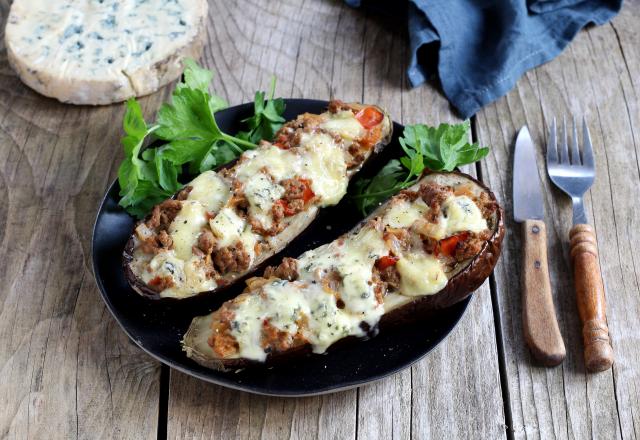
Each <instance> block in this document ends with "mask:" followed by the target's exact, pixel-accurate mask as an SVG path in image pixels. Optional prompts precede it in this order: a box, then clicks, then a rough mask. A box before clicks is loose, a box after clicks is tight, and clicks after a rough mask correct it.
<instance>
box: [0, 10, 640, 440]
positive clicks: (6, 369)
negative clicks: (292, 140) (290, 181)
mask: <svg viewBox="0 0 640 440" xmlns="http://www.w3.org/2000/svg"><path fill="white" fill-rule="evenodd" d="M8 8H9V1H7V0H0V28H1V29H4V21H5V20H6V18H7V13H8ZM209 20H210V25H209V29H208V39H209V41H208V45H207V46H206V48H205V53H204V63H205V64H206V65H207V66H208V67H210V68H212V69H214V70H215V71H216V73H217V77H216V91H217V92H218V93H219V94H221V95H222V96H224V97H225V98H227V99H228V101H229V102H230V103H231V104H238V103H241V102H247V101H251V100H252V99H253V93H254V91H255V90H256V89H258V88H261V89H265V88H267V87H268V82H269V79H270V76H271V75H272V74H275V75H277V77H278V94H279V95H281V96H285V97H307V98H320V99H327V98H328V97H339V98H341V99H344V100H355V101H365V102H371V103H378V104H381V105H382V106H384V107H386V108H387V109H388V110H389V111H390V112H391V114H392V115H393V117H394V118H395V119H396V120H398V121H402V122H404V123H414V122H427V123H431V124H436V123H438V122H441V121H457V120H458V118H457V117H456V115H455V113H454V112H453V111H452V110H451V108H450V107H449V104H448V103H447V101H446V99H444V98H443V96H442V95H441V94H440V93H439V92H438V91H437V90H436V89H435V88H434V87H433V86H425V87H419V88H417V89H410V88H409V86H408V85H407V80H406V77H405V68H406V63H407V58H408V57H407V42H406V39H405V37H404V36H403V35H401V34H398V33H397V32H395V31H394V30H392V29H388V28H387V27H385V25H384V24H382V23H381V22H380V21H379V20H378V19H376V18H375V17H368V16H366V15H365V14H364V13H363V12H361V11H354V10H351V9H349V8H347V7H345V6H344V5H343V4H342V3H341V2H340V1H338V0H325V1H306V2H297V1H294V0H286V1H278V2H268V1H267V0H240V1H237V2H230V1H224V0H211V1H210V13H209ZM171 88H172V87H167V88H165V89H163V90H161V91H160V92H158V93H156V94H154V95H152V96H149V97H147V98H144V99H142V100H141V101H142V105H143V109H144V111H145V114H146V115H147V117H149V118H150V117H152V116H153V114H154V112H155V111H156V110H157V108H158V106H159V104H160V103H161V102H163V101H165V100H166V99H167V98H168V96H169V95H170V92H171ZM123 111H124V107H123V106H122V105H115V106H110V107H99V108H88V107H74V106H68V105H62V104H59V103H57V102H56V101H53V100H50V99H45V98H43V97H41V96H39V95H37V94H36V93H34V92H32V91H31V90H29V89H28V88H26V87H25V86H23V85H22V83H21V82H20V81H19V79H18V78H17V77H16V76H15V75H14V73H13V72H12V70H11V69H10V68H9V66H8V64H7V60H6V52H5V51H4V49H2V51H0V166H1V167H0V177H1V179H0V207H1V208H0V225H1V228H0V237H1V240H0V242H1V247H0V255H3V263H2V264H1V265H0V438H20V439H22V438H34V439H44V438H47V439H48V438H61V439H68V438H83V439H95V438H108V439H116V438H123V439H138V438H141V439H142V438H156V437H157V438H167V437H168V438H172V439H174V438H215V439H219V438H239V439H245V438H259V437H261V438H273V439H284V438H308V439H316V438H323V439H324V438H326V439H343V438H347V439H352V438H356V437H357V438H362V439H369V438H372V439H375V438H380V439H391V438H394V439H395V438H398V439H404V438H410V437H411V438H473V439H480V438H482V439H485V438H489V439H497V438H504V437H505V436H506V437H507V438H527V439H529V438H567V439H573V438H577V439H582V438H588V437H596V438H602V439H617V438H622V439H631V438H638V437H640V330H639V323H640V320H639V316H640V292H639V285H640V251H639V250H638V248H639V246H638V245H639V244H640V232H639V231H640V229H639V225H640V196H639V195H638V194H639V193H638V191H639V188H640V1H639V0H628V1H626V2H625V6H624V8H623V10H622V12H621V14H620V15H619V16H618V17H617V18H616V19H615V20H613V22H612V23H610V24H607V25H604V26H601V27H594V28H590V29H588V30H586V31H583V32H581V33H580V34H579V35H578V37H577V38H576V40H575V41H574V42H573V43H572V44H571V45H570V46H569V47H568V49H566V50H565V52H564V53H563V54H562V55H561V56H559V57H558V58H557V59H556V60H554V61H552V62H550V63H548V64H546V65H544V66H542V67H539V68H538V69H535V70H533V71H531V72H529V73H527V74H526V75H525V76H524V77H523V78H522V79H521V80H520V81H519V82H518V85H517V87H516V88H515V89H514V90H512V91H511V92H510V93H509V94H508V95H507V96H506V97H504V98H502V99H500V100H499V101H497V102H496V103H494V104H492V105H489V106H487V107H486V108H485V109H483V110H482V111H481V112H479V113H478V114H477V115H476V116H475V117H473V118H472V124H473V127H474V136H475V137H476V138H477V139H478V140H479V141H480V143H482V144H484V145H490V146H491V147H492V150H491V154H490V156H489V157H488V158H487V159H486V160H484V161H483V162H482V164H481V165H480V166H479V167H478V168H477V170H476V171H477V173H478V174H479V176H480V177H481V178H482V179H483V180H484V181H486V182H487V183H488V184H489V185H490V186H491V187H492V188H493V189H494V191H495V192H496V194H497V196H498V198H499V199H500V200H501V202H502V203H503V205H504V207H505V208H506V210H507V214H508V215H507V216H508V219H509V220H508V222H507V227H508V232H507V236H506V241H505V243H504V248H503V256H502V259H501V260H500V263H499V265H498V267H497V269H496V271H495V273H494V275H493V276H492V278H491V279H490V281H489V282H487V283H485V285H484V286H483V287H482V288H481V289H479V291H478V292H477V293H476V295H475V298H474V300H473V301H472V303H471V306H470V307H469V310H468V312H467V314H466V316H465V317H464V319H463V321H462V322H461V323H460V325H459V326H458V327H457V328H456V329H455V331H454V332H453V333H452V334H451V335H450V336H449V338H448V339H447V340H446V341H444V342H443V343H442V344H441V345H440V346H439V347H438V348H437V349H436V350H435V351H434V352H433V353H432V354H430V355H429V356H428V357H427V358H426V359H424V360H422V361H421V362H418V363H417V364H415V365H414V366H413V367H412V368H410V369H407V370H405V371H403V372H401V373H398V374H396V375H394V376H392V377H390V378H387V379H385V380H382V381H380V382H377V383H375V384H372V385H368V386H363V387H360V388H358V389H354V390H350V391H346V392H341V393H337V394H332V395H325V396H319V397H309V398H302V399H282V398H269V397H261V396H256V395H251V394H245V393H241V392H236V391H231V390H227V389H224V388H221V387H219V386H214V385H209V384H206V383H204V382H201V381H198V380H196V379H193V378H191V377H189V376H186V375H184V374H182V373H178V372H175V371H171V370H169V369H168V368H167V367H165V366H162V365H161V364H160V363H158V362H156V361H155V360H153V359H152V358H150V357H149V356H147V355H146V354H144V353H143V352H142V351H141V350H139V349H138V348H137V346H136V345H135V344H133V343H132V342H131V341H129V340H128V338H127V337H126V336H125V334H124V333H123V332H122V330H121V329H120V328H119V326H118V324H117V323H116V322H115V321H114V320H113V318H112V317H111V315H110V314H109V312H108V311H107V310H106V308H105V306H104V304H103V303H102V301H101V299H100V296H99V293H98V289H97V287H96V285H95V282H94V280H93V275H92V269H91V249H90V239H91V228H92V224H93V221H94V217H95V213H96V208H97V205H98V202H99V200H100V198H101V196H102V194H103V193H104V191H105V189H106V188H107V186H108V185H109V183H110V182H111V181H112V179H113V178H114V177H115V175H116V169H117V165H118V163H119V162H120V159H121V158H122V152H121V147H120V145H119V138H120V137H121V135H122V132H121V129H120V126H121V120H122V115H123ZM571 113H573V114H577V115H582V114H584V115H586V117H587V118H588V120H589V123H590V127H591V134H592V137H593V143H594V145H595V153H596V160H597V179H596V183H595V185H594V187H593V188H592V190H591V193H590V194H589V195H588V196H587V199H586V206H587V207H588V216H589V218H590V219H591V220H592V221H593V224H594V226H595V229H596V231H597V236H598V245H599V247H600V262H601V267H602V272H603V276H604V282H605V285H606V289H607V293H608V311H607V317H608V320H609V327H610V330H611V337H612V341H613V345H614V350H615V355H616V363H615V365H614V367H613V369H612V370H609V371H606V372H604V373H600V374H587V373H586V372H585V368H584V363H583V358H582V343H581V336H580V324H579V321H578V318H577V311H576V303H575V299H574V294H573V288H572V280H571V276H570V273H571V271H570V263H569V258H568V232H569V228H570V225H571V207H570V202H569V200H568V198H567V197H565V196H564V195H562V194H561V193H560V192H559V191H558V190H556V189H554V188H552V187H551V185H550V184H549V182H548V181H546V180H545V183H544V184H545V186H546V188H547V190H548V191H547V193H546V202H545V209H546V213H547V225H548V226H547V227H548V229H549V253H550V258H551V260H550V271H551V275H552V286H553V291H554V295H555V301H556V307H557V309H558V316H559V321H560V329H561V331H562V334H563V336H564V338H565V343H566V346H567V358H566V360H565V362H564V364H563V365H562V366H560V367H558V368H555V369H547V368H541V367H538V366H535V365H533V363H532V361H531V358H530V356H529V354H528V352H527V350H526V349H525V346H524V343H523V336H522V328H521V311H520V309H521V300H520V289H519V279H520V269H519V261H520V258H521V248H522V242H521V237H520V233H519V228H517V227H516V225H514V223H513V222H512V221H511V188H510V186H511V185H510V182H511V175H510V168H511V166H510V164H511V152H512V150H513V141H514V137H515V133H516V130H517V129H518V128H519V127H520V126H522V125H523V124H525V123H526V124H528V125H529V128H530V130H531V132H532V135H533V138H534V141H535V142H536V143H537V145H538V146H542V145H544V143H545V140H546V133H545V129H544V127H545V126H546V124H547V123H548V122H549V121H550V118H552V117H553V116H560V117H561V116H562V115H565V114H571ZM538 159H539V160H538V166H539V167H540V171H541V175H543V176H544V170H543V169H542V164H543V160H542V155H541V154H539V157H538Z"/></svg>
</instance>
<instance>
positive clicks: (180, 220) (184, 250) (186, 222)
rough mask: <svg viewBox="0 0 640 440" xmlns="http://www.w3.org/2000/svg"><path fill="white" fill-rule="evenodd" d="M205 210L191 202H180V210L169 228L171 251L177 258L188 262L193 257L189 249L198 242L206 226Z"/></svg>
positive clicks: (200, 205)
mask: <svg viewBox="0 0 640 440" xmlns="http://www.w3.org/2000/svg"><path fill="white" fill-rule="evenodd" d="M206 212H207V210H206V208H205V207H204V206H203V205H202V204H201V203H200V202H196V201H193V200H188V201H184V202H182V209H180V212H178V215H177V216H176V218H175V219H174V220H173V222H171V225H170V226H169V235H170V236H171V238H172V240H173V251H174V253H175V255H176V257H177V258H180V259H181V260H188V259H189V258H191V256H192V255H193V252H192V251H191V248H192V247H193V246H194V245H195V244H196V243H197V242H198V237H199V236H200V233H201V232H202V227H203V226H204V225H206V224H207V219H206V217H205V214H206Z"/></svg>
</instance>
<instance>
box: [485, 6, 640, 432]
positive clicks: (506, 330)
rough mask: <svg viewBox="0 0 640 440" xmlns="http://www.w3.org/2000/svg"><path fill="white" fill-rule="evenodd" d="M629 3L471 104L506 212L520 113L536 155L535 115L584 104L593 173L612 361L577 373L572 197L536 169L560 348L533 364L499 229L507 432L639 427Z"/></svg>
mask: <svg viewBox="0 0 640 440" xmlns="http://www.w3.org/2000/svg"><path fill="white" fill-rule="evenodd" d="M639 17H640V3H639V2H638V1H637V0H636V1H630V2H625V3H624V7H623V9H622V12H621V13H620V15H619V16H618V17H616V18H615V19H614V20H613V23H612V24H609V25H606V26H601V27H593V28H589V29H588V30H586V31H583V32H581V33H580V34H579V35H578V36H577V38H576V40H575V41H574V42H573V43H572V44H571V45H570V46H569V47H568V48H567V49H566V50H565V52H564V53H563V54H561V55H560V56H559V57H558V58H557V59H555V60H554V61H552V62H550V63H548V64H545V65H544V66H541V67H539V68H537V69H535V70H533V71H531V72H528V73H527V74H526V75H525V76H524V77H523V78H522V79H521V80H520V81H519V82H518V85H517V87H516V89H514V90H513V91H512V92H510V93H509V94H508V95H507V96H506V97H505V98H503V99H501V100H499V101H498V102H496V103H494V104H492V105H490V106H488V107H486V108H485V109H484V110H483V111H481V112H480V113H479V114H478V115H477V128H478V136H479V139H480V141H481V142H482V143H484V144H489V145H491V146H492V151H491V154H490V157H489V158H488V159H487V160H485V161H484V162H483V165H482V175H483V177H484V179H485V181H487V183H488V184H489V185H490V186H491V187H492V188H493V190H494V191H495V192H497V193H498V195H499V196H498V197H499V198H500V199H501V200H502V201H503V202H504V206H505V207H506V208H507V210H508V211H507V215H506V217H507V219H508V221H509V222H508V223H507V224H506V227H507V230H512V231H513V228H514V226H515V225H514V223H513V222H512V220H511V219H512V212H511V184H510V182H511V175H510V173H511V162H512V148H513V141H514V133H515V132H516V130H517V129H518V128H520V127H521V126H522V125H523V124H527V125H528V127H529V129H530V130H531V133H532V135H533V139H534V142H535V143H536V145H537V147H538V153H539V154H538V167H539V172H540V175H541V176H545V175H546V170H545V169H544V167H543V164H544V158H543V155H542V152H543V151H544V150H543V148H544V144H545V142H546V128H545V127H546V126H548V125H549V121H551V119H552V118H553V117H554V116H555V117H562V116H563V115H567V116H569V115H571V114H574V115H576V116H577V117H580V116H581V115H585V116H586V118H587V121H588V123H589V127H590V129H591V135H592V140H593V145H594V149H595V154H596V167H597V169H596V181H595V184H594V186H593V187H592V189H591V191H590V194H588V195H587V197H586V199H585V203H586V206H587V211H588V217H589V218H590V219H593V223H594V229H595V232H596V236H597V240H598V248H599V250H600V260H601V262H602V275H603V280H604V284H605V287H606V290H607V291H608V292H615V293H614V294H613V295H614V296H613V297H612V298H610V299H609V302H608V306H609V307H608V310H607V320H608V322H609V331H610V335H611V340H612V344H613V348H614V350H615V353H616V363H615V364H614V367H613V369H612V370H610V371H609V372H604V373H601V374H597V375H586V374H585V372H586V369H585V365H584V360H583V353H582V324H581V323H580V320H579V318H578V311H577V306H576V302H575V294H574V284H573V280H572V276H571V273H572V270H571V263H570V256H569V241H568V237H569V229H570V227H571V201H570V199H569V198H567V197H566V196H565V195H564V194H563V193H561V192H560V191H559V190H557V189H555V188H554V187H553V186H552V184H550V182H549V181H548V180H547V179H543V180H544V182H543V183H544V186H545V199H546V200H545V210H546V215H547V227H548V233H549V237H548V244H549V246H548V250H549V256H550V258H549V270H550V274H551V285H552V290H553V292H554V301H555V304H556V306H557V311H558V318H559V325H560V330H561V333H562V335H563V337H564V339H565V344H566V348H567V357H566V359H565V361H564V363H563V365H562V366H561V367H559V368H557V369H553V370H548V369H543V368H538V367H536V366H534V365H532V362H531V359H530V356H529V354H528V352H527V350H526V349H525V348H524V340H523V335H522V331H521V329H520V320H521V314H520V310H521V307H522V306H521V301H520V298H519V296H518V295H516V294H514V292H517V289H518V280H519V278H520V276H521V275H522V274H521V272H520V271H519V270H518V268H517V267H516V266H515V265H514V264H512V262H514V261H518V260H519V259H520V258H521V252H522V251H521V246H522V243H521V241H520V240H519V239H518V237H517V236H516V235H515V234H508V235H507V238H506V240H505V242H504V246H503V255H502V258H501V261H500V263H499V265H498V267H497V269H496V271H495V281H496V289H497V298H498V300H499V304H498V305H499V309H500V317H501V322H502V326H501V333H502V335H503V339H502V340H503V343H504V348H505V360H506V362H505V373H506V374H505V379H506V383H507V390H508V397H509V410H510V413H511V416H512V419H513V427H512V429H513V433H514V436H515V438H602V439H612V438H637V437H639V436H640V431H639V427H640V399H638V396H639V395H640V370H639V369H638V367H637V359H640V344H638V341H639V340H640V329H639V328H638V325H637V316H638V315H639V313H640V294H639V293H638V292H639V288H638V286H639V285H640V277H639V275H640V274H639V272H638V267H640V266H639V265H638V262H639V261H640V253H639V251H638V248H637V245H636V244H635V243H638V242H640V241H639V240H640V232H639V231H638V228H636V227H634V226H633V225H636V224H638V221H640V208H639V207H638V203H637V200H638V198H637V188H638V185H639V183H640V181H639V175H640V172H639V163H640V161H639V159H638V158H639V145H638V139H640V133H638V127H640V119H639V118H640V113H639V108H638V103H639V97H638V90H640V88H639V86H640V83H639V81H638V72H640V70H639V69H640V63H639V62H638V61H639V60H640V57H639V56H638V47H640V46H639V45H638V44H640V29H638V27H637V22H638V21H637V20H638V18H639Z"/></svg>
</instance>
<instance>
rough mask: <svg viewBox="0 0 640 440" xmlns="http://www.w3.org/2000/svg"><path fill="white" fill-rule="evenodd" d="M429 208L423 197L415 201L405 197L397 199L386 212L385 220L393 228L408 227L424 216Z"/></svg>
mask: <svg viewBox="0 0 640 440" xmlns="http://www.w3.org/2000/svg"><path fill="white" fill-rule="evenodd" d="M428 210H429V207H428V206H427V205H426V204H425V203H424V202H423V201H422V199H416V200H415V202H413V203H411V202H409V201H408V200H405V199H396V200H394V203H392V204H391V208H390V209H389V210H388V211H387V213H386V214H385V216H384V222H385V224H387V225H389V226H391V227H392V228H408V227H409V226H411V225H413V224H414V223H415V222H416V221H417V220H419V219H421V218H423V217H424V214H425V212H427V211H428Z"/></svg>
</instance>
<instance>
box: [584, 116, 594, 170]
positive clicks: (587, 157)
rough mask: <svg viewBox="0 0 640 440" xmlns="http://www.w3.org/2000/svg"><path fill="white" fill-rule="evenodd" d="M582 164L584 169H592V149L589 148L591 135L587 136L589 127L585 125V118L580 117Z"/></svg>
mask: <svg viewBox="0 0 640 440" xmlns="http://www.w3.org/2000/svg"><path fill="white" fill-rule="evenodd" d="M582 143H583V145H584V146H583V147H582V162H583V163H584V165H585V166H586V167H589V168H593V167H594V160H593V148H592V147H591V135H590V134H589V126H588V125H587V118H586V117H584V116H583V117H582Z"/></svg>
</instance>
